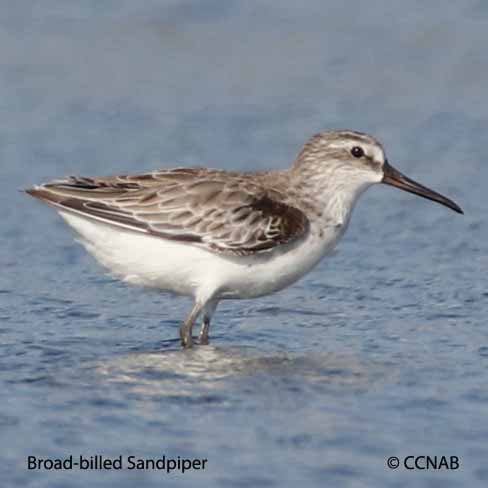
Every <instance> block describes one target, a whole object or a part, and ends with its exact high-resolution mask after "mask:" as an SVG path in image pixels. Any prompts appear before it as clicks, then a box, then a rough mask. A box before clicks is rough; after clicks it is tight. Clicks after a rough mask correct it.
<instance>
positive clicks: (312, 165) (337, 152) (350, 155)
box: [293, 130, 463, 214]
mask: <svg viewBox="0 0 488 488" xmlns="http://www.w3.org/2000/svg"><path fill="white" fill-rule="evenodd" d="M293 171H298V172H299V173H300V174H301V175H302V176H304V177H305V178H306V179H308V180H309V181H313V180H314V179H315V180H320V181H321V182H324V183H326V184H327V187H328V188H329V189H330V190H331V191H340V190H341V189H342V190H344V191H349V192H351V193H357V194H360V193H362V191H364V190H365V189H366V188H368V187H369V186H371V185H372V184H375V183H384V184H386V185H391V186H395V187H397V188H400V189H401V190H405V191H407V192H410V193H414V194H415V195H418V196H421V197H423V198H427V199H429V200H433V201H434V202H438V203H440V204H442V205H445V206H446V207H449V208H450V209H452V210H454V211H455V212H458V213H461V214H462V213H463V211H462V210H461V208H460V207H459V205H457V204H456V203H455V202H453V201H452V200H450V199H449V198H446V197H445V196H443V195H441V194H439V193H437V192H435V191H433V190H431V189H430V188H427V187H425V186H423V185H421V184H420V183H417V182H416V181H414V180H411V179H410V178H407V177H406V176H405V175H403V174H402V173H401V172H400V171H398V170H397V169H395V168H394V167H393V166H392V165H391V164H390V163H389V162H388V159H387V158H386V156H385V152H384V150H383V146H382V145H381V144H380V143H379V142H378V141H377V140H376V139H375V138H374V137H372V136H369V135H367V134H363V133H361V132H353V131H346V130H340V131H339V130H338V131H330V132H322V133H320V134H316V135H315V136H313V137H312V138H311V139H310V140H309V141H308V142H307V143H306V144H305V146H304V148H303V150H302V151H301V153H300V154H299V155H298V158H297V160H296V162H295V164H294V166H293Z"/></svg>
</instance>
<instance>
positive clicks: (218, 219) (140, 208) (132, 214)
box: [27, 168, 309, 255]
mask: <svg viewBox="0 0 488 488" xmlns="http://www.w3.org/2000/svg"><path fill="white" fill-rule="evenodd" d="M27 193H29V194H31V195H32V196H34V197H37V198H39V199H41V200H44V201H46V202H47V203H50V204H51V205H54V206H56V207H58V208H60V209H64V210H67V211H71V212H75V213H77V214H80V215H82V216H85V217H86V218H92V219H96V220H99V221H103V222H106V223H109V224H111V225H117V226H121V227H124V228H128V229H131V230H134V231H137V232H143V233H147V234H151V235H153V236H157V237H161V238H164V239H170V240H175V241H180V242H185V243H191V244H194V245H198V246H201V247H204V248H206V249H208V250H211V251H213V252H219V253H223V254H228V255H249V254H254V253H258V252H266V251H270V250H272V249H275V248H276V247H277V246H280V245H283V244H287V243H290V242H292V241H294V240H296V239H299V238H301V237H303V236H304V235H305V234H306V232H307V230H308V226H309V222H308V219H307V217H306V216H305V214H304V213H303V212H302V211H301V210H299V209H297V208H295V207H293V206H292V205H290V204H288V203H286V201H285V197H284V196H283V195H282V194H281V193H279V192H277V191H274V190H269V189H264V188H263V187H261V186H260V185H259V182H258V181H257V180H256V178H253V177H246V176H243V175H238V174H237V173H228V172H223V171H216V170H203V169H202V170H200V169H185V168H178V169H173V170H163V171H159V172H154V173H149V174H144V175H138V176H118V177H109V178H80V177H70V178H68V179H66V180H59V181H54V182H52V183H48V184H45V185H42V186H37V187H34V188H32V189H29V190H27Z"/></svg>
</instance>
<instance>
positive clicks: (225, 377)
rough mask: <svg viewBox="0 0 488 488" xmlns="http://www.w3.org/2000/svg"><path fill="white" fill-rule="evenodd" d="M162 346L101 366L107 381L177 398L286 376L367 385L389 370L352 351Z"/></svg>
mask: <svg viewBox="0 0 488 488" xmlns="http://www.w3.org/2000/svg"><path fill="white" fill-rule="evenodd" d="M166 346H167V347H164V348H163V349H162V350H159V351H151V352H136V353H132V354H127V355H124V356H120V357H118V358H114V360H112V361H109V362H104V363H102V364H100V365H98V366H97V368H96V370H97V373H98V374H99V375H101V376H103V377H105V378H104V379H105V380H106V381H109V382H116V383H123V384H125V385H126V386H130V387H131V390H132V391H133V393H139V394H144V395H150V396H151V395H157V396H160V395H164V396H174V395H177V396H178V397H182V396H186V397H193V396H201V395H202V394H205V393H207V394H209V393H211V394H216V393H217V392H218V391H223V390H224V389H225V390H226V391H227V389H229V390H232V389H234V386H233V385H232V384H231V383H232V381H233V380H236V379H237V380H239V381H245V380H246V379H247V380H249V381H251V382H252V381H253V379H255V380H256V382H259V384H260V385H262V384H263V383H265V382H266V381H270V380H271V381H277V380H281V381H285V382H290V383H293V384H295V385H296V384H297V383H298V384H299V385H300V386H302V387H306V386H307V385H308V386H310V387H313V388H316V387H318V386H320V385H331V384H333V385H344V386H347V387H348V388H351V389H364V388H365V387H367V386H368V385H370V384H371V383H372V382H373V381H374V382H376V381H377V380H378V378H382V379H383V380H384V379H385V376H386V372H385V371H386V370H385V368H384V367H381V366H379V365H377V364H376V365H368V366H365V365H363V364H361V363H360V362H359V360H358V358H356V357H353V356H337V355H334V354H330V353H319V352H316V353H313V352H312V353H310V352H309V353H300V354H292V353H287V352H275V353H264V352H263V351H260V350H258V349H255V348H250V347H229V348H222V347H214V346H204V347H198V346H197V347H194V348H193V349H192V350H187V351H185V350H181V349H180V348H179V345H178V344H177V343H176V341H174V342H173V343H172V344H171V345H170V344H169V343H168V344H166Z"/></svg>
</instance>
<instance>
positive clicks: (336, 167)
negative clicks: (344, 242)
mask: <svg viewBox="0 0 488 488" xmlns="http://www.w3.org/2000/svg"><path fill="white" fill-rule="evenodd" d="M377 183H383V184H386V185H391V186H394V187H397V188H400V189H402V190H405V191H407V192H410V193H413V194H416V195H418V196H421V197H424V198H426V199H429V200H432V201H434V202H438V203H440V204H442V205H444V206H446V207H448V208H450V209H452V210H454V211H455V212H457V213H460V214H462V213H463V211H462V209H461V208H460V207H459V206H458V205H457V204H456V203H455V202H454V201H452V200H450V199H449V198H447V197H445V196H443V195H441V194H439V193H437V192H435V191H433V190H431V189H429V188H427V187H425V186H423V185H421V184H420V183H417V182H416V181H414V180H412V179H410V178H408V177H406V176H405V175H404V174H402V173H401V172H400V171H398V170H397V169H395V168H394V167H393V166H392V165H391V164H390V163H389V162H388V159H387V157H386V155H385V151H384V149H383V146H382V145H381V143H380V142H379V141H378V140H377V139H375V138H374V137H372V136H370V135H367V134H365V133H362V132H357V131H352V130H332V131H327V132H321V133H318V134H316V135H314V136H312V137H311V138H310V139H309V140H308V142H306V144H305V145H304V147H303V149H302V150H301V151H300V152H299V154H298V156H297V158H296V160H295V161H294V163H293V164H292V166H291V167H290V168H289V169H279V170H269V171H257V172H237V171H224V170H218V169H207V168H185V167H176V168H173V169H159V170H155V171H152V172H147V173H143V174H136V175H120V176H109V177H79V176H70V177H67V178H63V179H58V180H54V181H51V182H49V183H45V184H41V185H35V186H33V187H31V188H28V189H26V190H25V191H26V192H27V193H28V194H29V195H31V196H33V197H35V198H38V199H39V200H41V201H43V202H45V203H47V204H49V205H51V206H52V207H54V208H55V209H56V210H57V211H58V212H59V214H60V215H61V217H63V219H64V220H65V221H66V222H67V224H69V226H71V227H72V228H73V229H74V230H75V231H76V232H77V233H78V234H79V237H80V240H81V243H82V244H83V245H84V247H85V248H86V249H87V251H88V252H89V253H91V254H93V255H94V257H95V258H96V260H97V261H98V262H99V263H101V264H102V265H103V266H104V267H106V268H108V270H109V271H110V272H111V274H112V275H114V276H115V277H117V278H119V279H121V280H123V281H125V282H128V283H131V284H136V285H142V286H145V287H152V288H157V289H161V290H164V291H170V292H174V293H176V294H179V295H185V296H189V297H191V298H192V299H193V306H192V308H191V311H190V313H189V314H188V316H187V317H186V318H185V320H184V321H183V322H182V323H181V326H180V329H179V332H180V340H181V345H182V346H183V347H184V348H191V347H192V346H193V344H194V343H196V340H197V338H195V339H194V338H193V327H194V324H195V323H196V322H197V320H198V319H199V317H201V326H200V333H199V334H198V344H201V345H206V344H208V343H209V329H210V322H211V320H212V317H213V315H214V312H215V310H216V308H217V305H218V303H219V301H221V300H225V299H250V298H258V297H262V296H264V295H268V294H271V293H274V292H277V291H279V290H282V289H284V288H285V287H287V286H289V285H291V284H292V283H294V282H296V281H297V280H299V279H300V278H301V277H303V276H304V275H305V274H306V273H308V272H309V271H310V270H312V268H314V267H315V266H316V265H317V264H318V263H319V262H320V261H321V260H322V258H323V257H324V256H326V255H327V254H328V253H330V252H331V250H332V249H333V248H334V247H335V245H336V243H337V242H338V240H339V239H340V238H341V237H342V236H343V235H344V233H345V231H346V229H347V228H348V225H349V222H350V219H351V213H352V210H353V208H354V207H355V204H356V202H357V201H358V198H359V197H360V196H361V195H362V194H363V193H364V192H365V190H366V189H368V188H369V187H370V186H372V185H374V184H377Z"/></svg>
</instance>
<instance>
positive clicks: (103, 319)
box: [0, 0, 488, 488]
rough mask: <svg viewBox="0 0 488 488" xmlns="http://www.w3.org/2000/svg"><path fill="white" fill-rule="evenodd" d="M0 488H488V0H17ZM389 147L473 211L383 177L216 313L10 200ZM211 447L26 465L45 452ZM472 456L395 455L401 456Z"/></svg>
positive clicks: (2, 133)
mask: <svg viewBox="0 0 488 488" xmlns="http://www.w3.org/2000/svg"><path fill="white" fill-rule="evenodd" d="M0 6H1V12H2V14H1V16H0V59H1V64H0V114H1V117H0V161H1V162H0V182H1V186H2V191H1V192H0V204H1V208H2V209H3V213H2V219H1V223H0V226H1V233H0V242H1V246H0V269H1V270H2V272H1V274H0V485H1V486H2V487H13V486H22V487H49V488H57V487H62V488H71V487H77V488H85V487H87V486H90V487H95V488H98V487H109V486H118V487H120V488H123V487H133V486H147V487H156V486H158V487H159V486H170V487H173V486H175V487H186V486H195V485H198V486H205V487H215V486H222V487H257V486H270V487H271V486H272V487H275V486H276V487H295V486H296V485H297V483H300V484H301V486H306V487H315V486H317V487H319V486H320V487H323V486H327V487H366V486H368V487H378V486H392V487H410V486H414V487H424V486H425V487H443V488H444V487H458V486H469V487H476V486H487V483H488V464H487V463H488V442H487V441H488V393H487V384H488V327H487V316H488V287H487V270H488V254H487V243H488V230H487V226H486V215H487V212H488V199H487V198H486V188H487V182H488V166H487V163H486V158H487V147H488V146H487V141H488V104H487V101H486V87H487V86H488V57H487V55H486V46H487V42H488V4H487V3H486V2H484V1H482V0H476V1H474V0H473V1H469V0H464V1H458V2H444V1H441V0H433V1H430V2H421V1H417V0H416V1H410V2H403V3H400V2H390V1H387V0H381V1H380V0H370V1H368V2H360V1H342V0H331V1H329V2H323V1H321V0H320V1H319V0H310V1H307V2H304V3H303V2H293V1H291V0H283V1H280V2H272V1H260V2H257V1H247V2H239V1H234V0H225V1H224V0H209V1H206V2H198V1H196V0H167V1H163V2H161V1H156V0H148V1H145V2H132V1H129V0H124V1H121V0H119V1H111V0H104V1H96V2H95V1H86V2H66V1H64V0H45V1H43V2H34V1H28V0H26V1H19V2H7V1H3V2H1V5H0ZM327 128H351V129H356V130H362V131H366V132H370V133H372V134H374V135H375V136H377V137H378V138H379V139H380V140H381V141H383V143H384V145H385V147H386V150H387V153H388V156H389V159H390V161H391V162H392V163H394V164H395V165H396V166H397V167H398V168H399V169H401V170H402V171H404V172H405V173H407V174H408V175H409V176H411V177H413V178H415V179H417V180H419V181H422V182H424V183H425V184H427V185H429V186H431V187H433V188H435V189H437V190H439V191H442V192H443V193H445V194H447V195H448V196H451V197H452V198H454V199H455V200H456V201H457V202H458V203H459V204H460V205H461V206H462V207H463V208H464V210H465V213H466V215H465V216H464V217H461V216H458V215H456V214H455V213H453V212H450V211H449V210H448V209H445V208H444V207H441V206H439V205H435V204H433V203H430V202H427V201H425V200H421V199H418V198H415V197H413V196H411V195H407V194H405V193H401V192H399V191H396V190H394V189H390V188H386V187H381V188H380V187H375V188H373V189H371V190H370V191H369V192H368V194H367V195H365V196H364V197H363V198H362V201H361V202H360V203H359V205H358V208H357V209H356V211H355V214H354V216H353V219H352V223H351V227H350V229H349V231H348V233H347V234H346V236H345V238H344V239H343V241H342V242H341V243H340V246H339V249H338V252H337V254H336V255H334V256H333V257H331V258H329V259H327V260H325V261H324V262H323V263H321V264H320V265H319V266H318V267H317V268H316V269H315V270H314V271H313V272H312V273H310V274H309V275H308V276H307V277H305V278H304V279H303V280H302V281H300V282H299V283H297V284H296V285H294V286H292V287H290V288H288V289H287V290H285V291H283V292H281V293H279V294H276V295H274V296H270V297H267V298H263V299H260V300H255V301H249V302H245V301H241V302H226V303H223V304H222V305H221V306H220V307H219V310H218V312H217V314H216V317H215V321H214V323H213V328H212V331H211V332H212V339H213V342H212V344H211V345H210V346H209V347H197V348H195V349H194V350H192V351H181V350H180V348H179V345H178V343H177V341H176V337H177V330H178V326H179V322H180V320H181V319H182V318H183V317H184V316H185V314H186V313H187V312H188V309H189V307H190V302H189V301H188V300H186V299H183V298H176V297H173V296H170V295H166V294H161V293H159V292H155V291H148V290H144V289H139V288H136V287H130V286H127V285H124V284H121V283H119V282H117V281H114V280H113V279H111V278H110V277H107V276H106V275H105V274H104V271H103V270H102V269H101V268H99V266H98V265H97V264H96V263H95V262H94V261H93V260H92V258H91V257H89V256H87V255H86V254H85V252H84V250H83V249H82V248H81V247H80V246H79V245H78V244H76V242H75V241H74V238H73V237H74V236H73V234H72V233H71V232H70V231H69V229H67V228H66V226H65V225H64V224H63V223H62V222H61V220H60V218H59V217H58V216H57V215H56V214H55V212H53V211H52V210H51V209H49V208H47V207H45V206H42V205H40V204H38V202H36V201H34V200H32V199H29V198H27V197H26V196H25V195H23V194H22V193H19V192H18V191H17V190H18V189H19V188H23V187H26V186H28V185H30V184H32V183H36V182H41V181H46V180H49V179H52V178H55V177H59V176H64V175H69V174H82V175H103V174H116V173H126V172H134V173H136V172H143V171H147V170H150V169H153V168H157V167H171V166H174V165H177V164H178V165H190V166H191V165H208V166H213V167H221V168H226V169H253V168H265V167H270V168H278V167H286V166H288V165H289V164H290V163H291V161H292V160H293V158H294V157H295V155H296V154H297V152H298V151H299V150H300V148H301V145H302V144H303V143H304V142H305V140H306V139H307V138H308V137H309V136H310V135H311V134H313V133H314V132H317V131H318V130H323V129H327ZM70 454H72V455H74V456H79V455H84V456H87V457H88V456H91V455H95V454H101V455H104V456H106V457H117V456H119V455H123V456H128V455H131V454H132V455H136V456H139V457H147V458H159V457H162V456H163V455H166V456H167V457H173V458H176V457H177V456H182V457H195V458H207V459H208V464H207V467H206V469H205V470H203V471H202V470H200V471H193V472H187V473H184V474H181V473H173V474H165V473H164V472H160V471H154V470H148V471H128V470H127V469H125V470H122V471H103V472H100V471H80V470H78V469H75V470H73V471H58V472H54V471H29V470H28V469H27V464H26V458H27V456H28V455H36V456H39V457H44V458H47V457H51V458H64V457H66V456H69V455H70ZM394 455H395V456H398V457H399V458H400V459H403V458H404V457H405V456H408V455H415V456H419V455H430V456H442V455H445V456H458V457H459V459H460V468H459V469H457V470H447V469H441V470H433V469H429V470H412V471H409V470H407V469H405V468H404V467H403V465H402V466H400V467H399V468H398V469H397V470H390V469H388V468H387V466H386V460H387V458H388V457H389V456H394Z"/></svg>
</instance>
